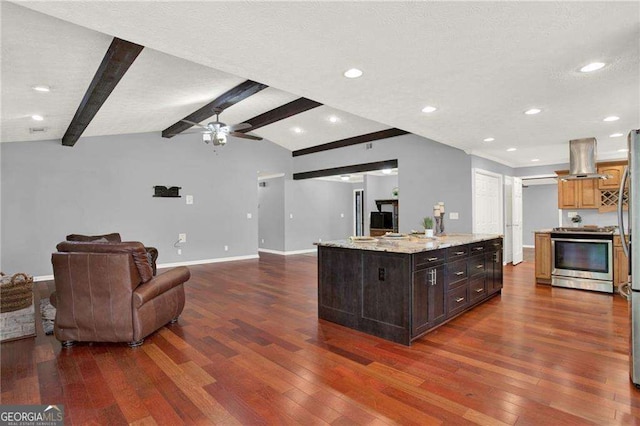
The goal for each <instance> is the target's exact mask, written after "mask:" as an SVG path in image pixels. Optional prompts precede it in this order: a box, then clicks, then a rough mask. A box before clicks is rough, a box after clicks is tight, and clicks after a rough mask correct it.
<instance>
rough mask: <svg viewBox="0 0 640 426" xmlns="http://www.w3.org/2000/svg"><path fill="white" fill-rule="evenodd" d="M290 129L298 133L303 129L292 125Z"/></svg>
mask: <svg viewBox="0 0 640 426" xmlns="http://www.w3.org/2000/svg"><path fill="white" fill-rule="evenodd" d="M291 130H292V131H293V133H298V134H300V133H302V132H303V130H302V129H301V128H300V127H294V128H293V129H291Z"/></svg>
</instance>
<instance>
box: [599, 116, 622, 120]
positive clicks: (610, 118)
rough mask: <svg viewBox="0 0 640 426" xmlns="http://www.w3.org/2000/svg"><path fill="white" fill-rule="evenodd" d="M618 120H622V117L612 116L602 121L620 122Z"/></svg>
mask: <svg viewBox="0 0 640 426" xmlns="http://www.w3.org/2000/svg"><path fill="white" fill-rule="evenodd" d="M618 120H620V117H616V116H615V115H610V116H609V117H606V118H605V119H604V120H602V121H618Z"/></svg>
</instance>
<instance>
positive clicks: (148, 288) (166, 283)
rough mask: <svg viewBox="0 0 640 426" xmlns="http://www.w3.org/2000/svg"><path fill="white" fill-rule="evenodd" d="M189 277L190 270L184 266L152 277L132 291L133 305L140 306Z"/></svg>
mask: <svg viewBox="0 0 640 426" xmlns="http://www.w3.org/2000/svg"><path fill="white" fill-rule="evenodd" d="M190 277H191V272H189V269H188V268H187V267H185V266H179V267H177V268H173V269H171V270H169V271H167V272H165V273H163V274H160V275H158V276H156V277H154V278H153V279H152V280H150V281H147V282H146V283H144V284H142V285H141V286H139V287H138V288H136V289H135V290H134V291H133V307H134V308H140V307H142V305H144V304H145V303H146V302H148V301H149V300H152V299H155V298H156V297H158V296H159V295H160V294H162V293H166V292H167V291H169V290H171V289H172V288H174V287H177V286H179V285H182V284H183V283H184V282H186V281H187V280H189V278H190Z"/></svg>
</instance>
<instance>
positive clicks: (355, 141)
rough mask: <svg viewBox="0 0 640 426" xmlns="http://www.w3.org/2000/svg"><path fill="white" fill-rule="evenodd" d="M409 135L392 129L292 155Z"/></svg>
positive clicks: (303, 150)
mask: <svg viewBox="0 0 640 426" xmlns="http://www.w3.org/2000/svg"><path fill="white" fill-rule="evenodd" d="M407 133H409V132H407V131H406V130H400V129H396V128H395V127H394V128H392V129H386V130H380V131H378V132H373V133H367V134H366V135H359V136H354V137H351V138H347V139H341V140H339V141H335V142H328V143H324V144H322V145H316V146H312V147H310V148H305V149H299V150H297V151H293V152H292V153H291V154H292V155H293V156H294V157H297V156H299V155H307V154H313V153H314V152H321V151H328V150H330V149H336V148H343V147H345V146H350V145H356V144H360V143H366V142H372V141H377V140H380V139H387V138H392V137H394V136H401V135H406V134H407Z"/></svg>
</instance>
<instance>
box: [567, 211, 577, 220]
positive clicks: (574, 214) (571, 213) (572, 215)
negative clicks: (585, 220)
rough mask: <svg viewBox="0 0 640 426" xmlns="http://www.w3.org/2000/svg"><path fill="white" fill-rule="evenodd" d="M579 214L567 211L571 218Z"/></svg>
mask: <svg viewBox="0 0 640 426" xmlns="http://www.w3.org/2000/svg"><path fill="white" fill-rule="evenodd" d="M576 216H578V212H567V217H568V218H569V219H571V218H572V217H576Z"/></svg>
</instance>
